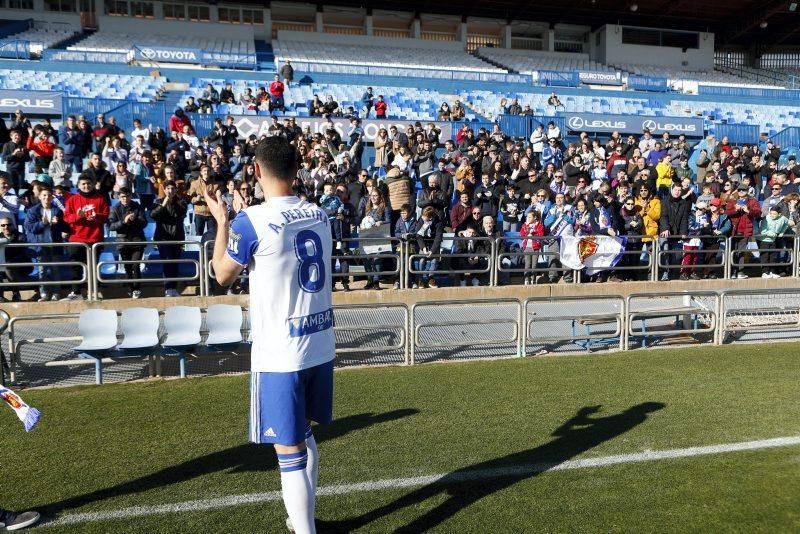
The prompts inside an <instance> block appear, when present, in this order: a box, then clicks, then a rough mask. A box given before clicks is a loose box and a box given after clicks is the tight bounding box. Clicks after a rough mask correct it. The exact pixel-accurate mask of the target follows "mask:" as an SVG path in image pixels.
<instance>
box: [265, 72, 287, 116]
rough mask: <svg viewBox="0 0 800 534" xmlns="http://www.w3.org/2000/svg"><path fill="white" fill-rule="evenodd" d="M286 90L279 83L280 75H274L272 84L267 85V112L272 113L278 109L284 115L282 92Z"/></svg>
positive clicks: (280, 82) (284, 107)
mask: <svg viewBox="0 0 800 534" xmlns="http://www.w3.org/2000/svg"><path fill="white" fill-rule="evenodd" d="M285 90H286V88H285V87H284V85H283V82H282V81H281V77H280V75H278V74H276V75H275V78H274V79H273V80H272V83H271V84H269V111H270V113H272V112H273V111H274V110H276V109H279V110H281V112H282V113H286V106H285V104H284V101H283V92H284V91H285Z"/></svg>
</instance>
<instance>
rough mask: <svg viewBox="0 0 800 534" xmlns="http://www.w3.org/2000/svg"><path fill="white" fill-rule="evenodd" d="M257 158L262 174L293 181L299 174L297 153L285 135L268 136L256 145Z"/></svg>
mask: <svg viewBox="0 0 800 534" xmlns="http://www.w3.org/2000/svg"><path fill="white" fill-rule="evenodd" d="M255 160H256V162H257V163H258V165H259V167H261V169H263V172H262V175H263V174H266V175H267V176H270V177H272V178H275V179H278V180H282V181H284V182H291V181H292V180H294V178H295V176H296V175H297V155H296V152H295V149H294V147H293V146H292V145H290V144H289V141H287V140H286V138H285V137H278V136H276V137H267V138H264V139H262V140H261V141H259V142H258V145H256V154H255Z"/></svg>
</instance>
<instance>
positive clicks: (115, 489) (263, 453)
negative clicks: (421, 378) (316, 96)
mask: <svg viewBox="0 0 800 534" xmlns="http://www.w3.org/2000/svg"><path fill="white" fill-rule="evenodd" d="M416 413H419V410H416V409H410V408H406V409H401V410H393V411H390V412H385V413H379V414H374V413H360V414H356V415H351V416H349V417H343V418H341V419H336V420H335V421H334V422H333V423H332V424H331V425H329V426H327V427H315V428H314V437H315V438H316V440H317V441H318V442H323V441H329V440H333V439H336V438H339V437H341V436H344V435H345V434H348V433H350V432H353V431H355V430H361V429H363V428H367V427H370V426H372V425H376V424H380V423H386V422H388V421H396V420H398V419H402V418H404V417H408V416H410V415H414V414H416ZM277 466H278V463H277V461H276V457H275V454H274V453H273V452H272V448H271V447H266V446H264V445H253V444H252V443H246V444H242V445H238V446H236V447H231V448H230V449H225V450H223V451H218V452H214V453H211V454H207V455H205V456H200V457H198V458H194V459H192V460H188V461H186V462H183V463H181V464H178V465H174V466H172V467H167V468H165V469H162V470H161V471H157V472H155V473H152V474H150V475H146V476H143V477H140V478H137V479H135V480H131V481H129V482H125V483H123V484H119V485H116V486H112V487H109V488H105V489H101V490H97V491H93V492H91V493H86V494H84V495H78V496H76V497H71V498H69V499H65V500H63V501H59V502H54V503H51V504H47V505H44V506H41V507H39V509H40V510H41V511H42V512H44V513H45V514H46V515H48V516H50V517H53V516H55V515H57V514H58V513H60V512H62V511H65V510H71V509H74V508H79V507H81V506H85V505H87V504H91V503H93V502H98V501H103V500H105V499H111V498H114V497H120V496H122V495H130V494H135V493H143V492H146V491H149V490H151V489H155V488H161V487H164V486H169V485H171V484H178V483H180V482H185V481H187V480H191V479H193V478H196V477H200V476H204V475H208V474H211V473H216V472H220V471H228V472H230V473H246V472H256V471H269V470H273V469H276V468H277Z"/></svg>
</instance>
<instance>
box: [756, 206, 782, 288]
mask: <svg viewBox="0 0 800 534" xmlns="http://www.w3.org/2000/svg"><path fill="white" fill-rule="evenodd" d="M788 229H789V219H787V218H786V217H785V216H783V215H782V214H781V209H780V207H779V206H778V205H777V204H776V205H773V206H772V207H770V208H769V213H768V214H767V216H766V217H765V218H764V220H763V221H761V278H780V275H779V274H778V272H777V270H778V267H780V266H779V265H776V264H777V263H778V261H779V260H780V255H781V253H783V252H784V251H783V250H778V248H777V243H776V242H777V240H778V239H780V238H781V237H783V235H784V234H785V233H786V230H788Z"/></svg>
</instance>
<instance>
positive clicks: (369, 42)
mask: <svg viewBox="0 0 800 534" xmlns="http://www.w3.org/2000/svg"><path fill="white" fill-rule="evenodd" d="M410 34H411V33H410V31H409V35H410ZM278 40H279V41H280V40H287V41H302V42H305V43H329V44H333V45H336V44H339V45H356V46H364V47H370V46H388V47H397V48H428V49H432V50H464V45H463V44H462V43H460V42H453V41H425V40H422V39H410V38H409V39H394V38H391V37H373V36H369V35H339V34H331V33H309V32H295V31H289V30H278ZM444 67H446V65H444Z"/></svg>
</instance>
